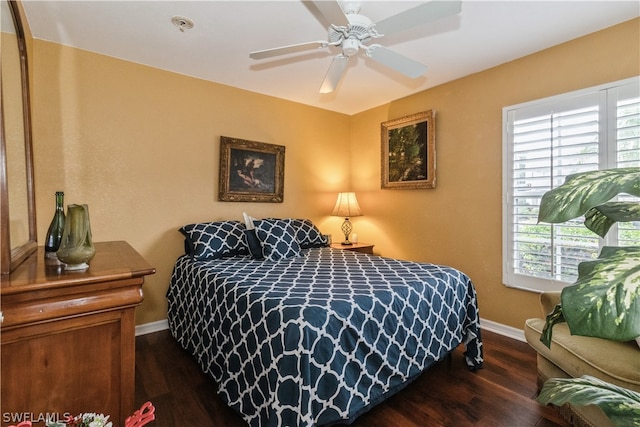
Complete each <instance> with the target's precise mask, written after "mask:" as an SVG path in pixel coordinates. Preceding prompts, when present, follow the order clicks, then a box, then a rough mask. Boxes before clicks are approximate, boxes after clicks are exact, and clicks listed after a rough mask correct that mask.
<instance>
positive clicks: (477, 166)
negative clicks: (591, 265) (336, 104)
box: [351, 19, 640, 329]
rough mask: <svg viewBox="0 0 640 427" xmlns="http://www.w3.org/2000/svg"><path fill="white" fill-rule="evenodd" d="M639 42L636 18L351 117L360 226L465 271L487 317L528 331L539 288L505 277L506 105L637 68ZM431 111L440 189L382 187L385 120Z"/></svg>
mask: <svg viewBox="0 0 640 427" xmlns="http://www.w3.org/2000/svg"><path fill="white" fill-rule="evenodd" d="M639 44H640V20H638V19H635V20H632V21H629V22H626V23H623V24H620V25H618V26H615V27H612V28H610V29H607V30H604V31H601V32H598V33H594V34H591V35H588V36H586V37H582V38H580V39H576V40H574V41H571V42H569V43H565V44H562V45H559V46H556V47H553V48H551V49H547V50H545V51H542V52H539V53H536V54H534V55H530V56H527V57H525V58H521V59H519V60H516V61H513V62H510V63H507V64H504V65H501V66H498V67H495V68H492V69H489V70H486V71H484V72H481V73H477V74H474V75H471V76H469V77H466V78H463V79H460V80H456V81H454V82H451V83H448V84H444V85H442V86H439V87H436V88H434V89H431V90H427V91H425V92H421V93H419V94H416V95H413V96H410V97H407V98H405V99H401V100H398V101H396V102H392V103H390V104H388V105H384V106H381V107H379V108H375V109H372V110H370V111H367V112H364V113H361V114H358V115H356V116H354V117H352V119H351V143H352V164H351V167H352V176H351V180H352V188H353V190H354V191H356V193H357V194H358V199H359V200H360V204H361V207H362V209H363V211H364V214H365V215H367V216H363V217H362V218H355V219H354V220H353V222H354V226H355V227H357V228H358V230H359V234H360V235H362V236H363V238H365V237H366V238H367V239H369V238H370V239H373V240H374V241H375V242H376V247H377V249H379V250H380V251H381V252H382V253H384V255H385V256H391V257H397V258H404V259H412V260H417V261H430V262H436V263H443V264H448V265H451V266H454V267H457V268H459V269H461V270H462V271H464V272H466V273H467V274H468V275H469V276H470V277H471V279H472V280H473V282H474V284H475V285H476V288H477V291H478V295H479V304H480V315H481V317H482V318H484V319H489V320H492V321H495V322H498V323H502V324H505V325H509V326H512V327H515V328H518V329H522V327H523V324H524V321H525V319H527V318H529V317H538V316H539V309H538V302H537V301H538V300H537V298H538V296H537V294H534V293H531V292H525V291H520V290H516V289H510V288H506V287H505V286H504V285H503V284H502V254H501V252H502V205H501V203H502V108H503V107H505V106H509V105H514V104H518V103H522V102H526V101H530V100H534V99H539V98H543V97H547V96H551V95H556V94H560V93H564V92H569V91H573V90H577V89H581V88H585V87H590V86H594V85H598V84H601V83H606V82H611V81H616V80H621V79H624V78H628V77H632V76H638V75H640V47H639ZM430 109H434V110H436V129H437V130H436V157H437V167H436V171H437V188H436V189H434V190H380V182H379V180H380V174H379V169H380V153H379V151H380V148H379V147H380V142H379V141H380V123H381V122H384V121H386V120H389V119H393V118H397V117H402V116H405V115H408V114H412V113H416V112H419V111H425V110H430ZM369 236H371V237H369Z"/></svg>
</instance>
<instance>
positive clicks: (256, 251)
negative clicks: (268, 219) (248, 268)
mask: <svg viewBox="0 0 640 427" xmlns="http://www.w3.org/2000/svg"><path fill="white" fill-rule="evenodd" d="M244 236H245V238H246V239H247V244H248V246H249V253H250V254H251V258H253V259H264V255H263V254H262V243H260V239H258V235H257V234H256V230H255V228H252V229H250V230H244Z"/></svg>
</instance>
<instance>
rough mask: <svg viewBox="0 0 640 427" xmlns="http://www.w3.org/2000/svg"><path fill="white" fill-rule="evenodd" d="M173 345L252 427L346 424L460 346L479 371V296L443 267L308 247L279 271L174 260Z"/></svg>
mask: <svg viewBox="0 0 640 427" xmlns="http://www.w3.org/2000/svg"><path fill="white" fill-rule="evenodd" d="M167 298H168V303H169V308H168V318H169V326H170V329H171V331H172V334H173V336H174V337H175V338H176V339H177V340H178V342H179V343H180V344H181V345H182V346H183V347H184V348H185V349H186V350H187V351H189V352H190V353H191V354H193V355H194V356H195V358H196V359H197V360H198V362H199V364H200V366H201V367H202V369H203V370H204V371H205V372H206V373H208V374H210V375H211V376H212V377H213V378H214V379H215V381H217V383H218V387H219V388H218V393H219V394H220V396H221V397H222V399H223V400H224V401H226V402H227V404H228V405H229V406H231V407H232V408H233V409H235V410H236V411H238V412H239V413H240V414H241V415H242V417H243V418H244V419H245V420H246V421H247V423H249V424H250V425H251V426H312V425H326V424H332V423H337V422H350V421H352V420H353V419H354V418H355V417H357V416H358V415H360V414H361V413H363V412H364V411H366V410H368V409H370V408H371V406H373V405H375V404H377V403H379V402H381V401H382V400H384V399H385V398H387V397H389V396H390V395H392V394H393V393H395V392H397V391H399V390H400V389H401V388H402V387H404V386H405V385H406V384H408V383H409V382H410V381H411V380H413V379H414V378H416V377H417V376H418V375H419V374H420V373H421V372H422V371H423V370H425V369H426V368H427V367H429V366H430V365H431V364H433V363H435V362H437V361H438V360H440V359H442V358H443V357H444V356H446V354H447V353H449V352H450V351H452V350H453V349H455V348H456V347H458V345H460V344H461V343H464V344H465V346H466V352H465V356H466V359H467V364H468V365H469V367H470V369H472V370H474V369H478V368H480V367H481V365H482V361H483V358H482V342H481V338H480V328H479V316H478V308H477V301H476V293H475V289H474V287H473V284H472V283H471V281H470V279H469V278H468V277H467V276H466V275H465V274H464V273H461V272H460V271H458V270H456V269H453V268H451V267H443V266H437V265H432V264H420V263H414V262H406V261H398V260H394V259H388V258H382V257H378V256H373V255H367V254H361V253H356V252H352V251H343V250H336V249H331V248H313V249H305V250H303V251H302V256H300V257H296V258H289V259H282V260H279V261H276V262H265V261H257V260H252V259H251V258H250V257H249V256H238V257H232V258H223V259H217V260H212V261H194V260H191V258H190V257H188V256H183V257H181V258H179V259H178V261H177V262H176V266H175V269H174V272H173V275H172V278H171V285H170V288H169V290H168V292H167Z"/></svg>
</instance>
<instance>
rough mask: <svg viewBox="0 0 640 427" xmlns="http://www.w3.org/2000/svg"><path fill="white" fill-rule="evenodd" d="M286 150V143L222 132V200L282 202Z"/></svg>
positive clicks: (219, 194)
mask: <svg viewBox="0 0 640 427" xmlns="http://www.w3.org/2000/svg"><path fill="white" fill-rule="evenodd" d="M284 153H285V147H284V146H282V145H274V144H265V143H263V142H256V141H247V140H244V139H235V138H229V137H226V136H221V137H220V182H219V191H218V200H220V201H224V202H272V203H282V200H283V195H284Z"/></svg>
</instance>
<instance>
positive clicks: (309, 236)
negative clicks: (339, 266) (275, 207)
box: [293, 219, 329, 249]
mask: <svg viewBox="0 0 640 427" xmlns="http://www.w3.org/2000/svg"><path fill="white" fill-rule="evenodd" d="M293 226H294V228H295V229H296V240H297V241H298V244H299V245H300V247H301V248H302V249H308V248H321V247H323V246H327V245H328V244H329V242H328V241H327V238H326V237H325V236H323V235H322V233H320V230H318V228H317V227H316V226H315V225H314V224H313V223H312V222H311V220H308V219H294V220H293Z"/></svg>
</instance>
